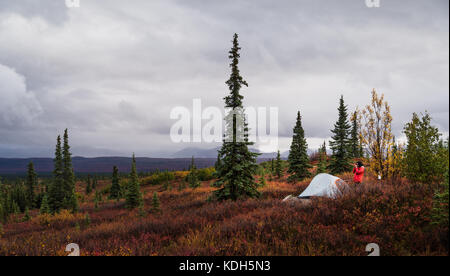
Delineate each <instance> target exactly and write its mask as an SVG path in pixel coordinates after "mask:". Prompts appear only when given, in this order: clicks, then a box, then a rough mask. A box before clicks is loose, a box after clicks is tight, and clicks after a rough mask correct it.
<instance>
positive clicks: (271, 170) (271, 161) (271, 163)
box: [270, 158, 275, 174]
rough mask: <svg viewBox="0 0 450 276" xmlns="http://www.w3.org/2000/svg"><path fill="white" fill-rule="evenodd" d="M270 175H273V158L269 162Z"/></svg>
mask: <svg viewBox="0 0 450 276" xmlns="http://www.w3.org/2000/svg"><path fill="white" fill-rule="evenodd" d="M270 173H271V174H274V173H275V162H274V160H273V158H272V159H271V160H270Z"/></svg>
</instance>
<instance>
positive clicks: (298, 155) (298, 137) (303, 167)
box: [288, 111, 312, 182]
mask: <svg viewBox="0 0 450 276" xmlns="http://www.w3.org/2000/svg"><path fill="white" fill-rule="evenodd" d="M288 163H289V169H288V173H290V174H291V175H290V176H289V178H288V180H289V181H291V182H295V181H301V180H303V179H305V178H307V177H310V176H311V173H310V172H309V169H310V168H311V167H312V166H311V164H310V163H309V157H308V144H307V143H306V138H305V131H304V130H303V127H302V117H301V116H300V111H299V112H298V113H297V122H296V124H295V127H294V136H293V137H292V144H291V149H290V151H289V157H288Z"/></svg>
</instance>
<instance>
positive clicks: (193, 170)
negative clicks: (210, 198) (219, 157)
mask: <svg viewBox="0 0 450 276" xmlns="http://www.w3.org/2000/svg"><path fill="white" fill-rule="evenodd" d="M187 178H188V183H189V187H191V188H193V189H196V188H198V187H200V181H199V180H198V172H197V167H196V166H195V163H194V156H192V161H191V166H190V169H189V174H188V176H187Z"/></svg>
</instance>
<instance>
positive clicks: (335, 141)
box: [328, 96, 352, 174]
mask: <svg viewBox="0 0 450 276" xmlns="http://www.w3.org/2000/svg"><path fill="white" fill-rule="evenodd" d="M338 111H339V118H338V120H337V122H336V123H335V124H334V129H333V130H331V132H332V133H333V136H332V137H331V139H332V140H331V141H330V148H331V151H332V155H331V160H330V164H329V166H328V169H329V170H330V172H331V173H332V174H340V173H343V172H346V171H349V170H351V168H352V166H351V153H350V141H349V136H350V128H351V126H350V124H349V122H348V116H347V106H346V105H345V104H344V97H343V96H341V98H340V100H339V108H338Z"/></svg>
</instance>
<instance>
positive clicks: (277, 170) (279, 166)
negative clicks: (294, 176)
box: [272, 150, 283, 178]
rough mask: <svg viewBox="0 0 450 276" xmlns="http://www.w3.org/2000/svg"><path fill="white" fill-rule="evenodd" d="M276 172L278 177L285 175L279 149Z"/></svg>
mask: <svg viewBox="0 0 450 276" xmlns="http://www.w3.org/2000/svg"><path fill="white" fill-rule="evenodd" d="M272 160H273V159H272ZM275 174H276V176H277V177H278V178H281V177H282V176H283V168H282V167H281V155H280V151H279V150H278V152H277V160H276V162H275Z"/></svg>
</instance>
